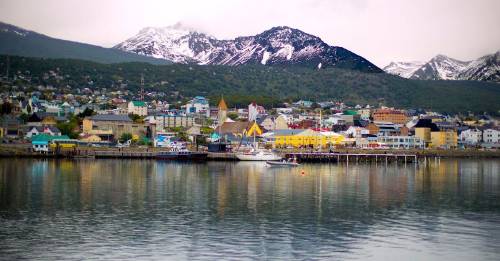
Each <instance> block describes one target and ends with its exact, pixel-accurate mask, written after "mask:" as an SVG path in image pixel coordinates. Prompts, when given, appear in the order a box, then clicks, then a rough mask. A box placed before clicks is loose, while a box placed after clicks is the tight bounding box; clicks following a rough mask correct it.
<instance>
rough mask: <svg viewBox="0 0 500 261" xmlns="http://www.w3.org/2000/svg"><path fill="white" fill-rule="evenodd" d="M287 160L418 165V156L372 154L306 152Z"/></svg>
mask: <svg viewBox="0 0 500 261" xmlns="http://www.w3.org/2000/svg"><path fill="white" fill-rule="evenodd" d="M284 157H285V158H287V159H293V158H296V159H297V161H299V162H383V163H391V162H403V163H411V162H414V163H417V155H411V154H372V153H329V152H304V153H301V152H299V153H285V154H284Z"/></svg>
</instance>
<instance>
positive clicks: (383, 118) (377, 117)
mask: <svg viewBox="0 0 500 261" xmlns="http://www.w3.org/2000/svg"><path fill="white" fill-rule="evenodd" d="M372 117H373V121H374V122H392V123H395V124H405V123H406V122H407V121H408V117H407V116H406V114H405V113H404V112H403V111H400V110H393V109H378V110H376V111H374V112H373V114H372Z"/></svg>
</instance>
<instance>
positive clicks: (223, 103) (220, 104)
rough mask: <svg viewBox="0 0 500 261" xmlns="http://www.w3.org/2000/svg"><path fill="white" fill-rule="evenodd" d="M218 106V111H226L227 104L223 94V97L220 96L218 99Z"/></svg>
mask: <svg viewBox="0 0 500 261" xmlns="http://www.w3.org/2000/svg"><path fill="white" fill-rule="evenodd" d="M218 108H219V111H220V110H225V111H227V105H226V102H225V101H224V96H223V97H221V99H220V101H219V106H218Z"/></svg>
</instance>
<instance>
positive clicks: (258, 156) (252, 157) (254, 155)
mask: <svg viewBox="0 0 500 261" xmlns="http://www.w3.org/2000/svg"><path fill="white" fill-rule="evenodd" d="M236 157H237V158H238V159H239V160H246V161H270V160H281V157H280V156H279V155H277V154H275V153H273V152H271V151H266V150H262V149H257V150H252V151H250V152H241V153H237V154H236Z"/></svg>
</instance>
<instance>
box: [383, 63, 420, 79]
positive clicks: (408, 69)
mask: <svg viewBox="0 0 500 261" xmlns="http://www.w3.org/2000/svg"><path fill="white" fill-rule="evenodd" d="M424 64H425V63H424V62H419V61H414V62H391V63H390V64H389V65H387V66H386V67H384V69H383V70H384V71H385V72H387V73H390V74H394V75H398V76H401V77H403V78H410V77H411V76H412V75H413V73H414V72H415V71H416V70H418V69H419V68H420V67H422V66H423V65H424Z"/></svg>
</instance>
